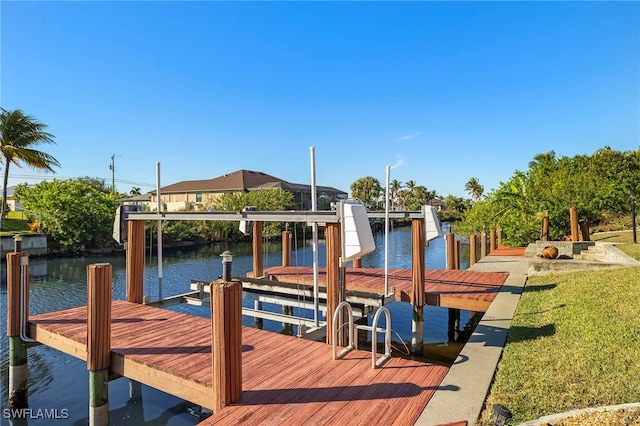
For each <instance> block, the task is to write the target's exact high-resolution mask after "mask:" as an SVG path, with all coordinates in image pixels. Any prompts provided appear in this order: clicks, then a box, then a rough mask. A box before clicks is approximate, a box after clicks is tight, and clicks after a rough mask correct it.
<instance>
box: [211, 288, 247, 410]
mask: <svg viewBox="0 0 640 426" xmlns="http://www.w3.org/2000/svg"><path fill="white" fill-rule="evenodd" d="M210 291H211V350H212V365H213V402H212V406H213V411H214V413H217V412H218V411H220V410H221V409H223V408H224V407H226V406H227V405H229V404H231V403H233V402H235V401H237V400H239V399H240V397H241V396H242V283H240V282H239V281H231V282H225V281H220V280H219V281H214V282H212V283H211V284H210Z"/></svg>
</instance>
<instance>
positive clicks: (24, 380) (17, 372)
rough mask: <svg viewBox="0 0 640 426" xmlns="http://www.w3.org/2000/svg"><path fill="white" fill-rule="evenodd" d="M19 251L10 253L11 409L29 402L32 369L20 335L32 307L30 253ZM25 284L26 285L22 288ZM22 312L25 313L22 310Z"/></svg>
mask: <svg viewBox="0 0 640 426" xmlns="http://www.w3.org/2000/svg"><path fill="white" fill-rule="evenodd" d="M15 249H16V251H15V252H13V253H7V336H8V337H9V401H8V407H9V408H23V407H26V406H27V404H28V395H29V368H28V365H27V346H26V344H25V342H24V341H23V339H22V338H21V336H20V335H21V334H22V328H23V325H22V323H23V321H26V320H27V318H26V314H27V312H26V310H25V309H24V308H25V307H26V306H29V262H28V259H29V256H28V255H27V253H24V252H20V251H19V250H21V247H20V242H19V241H17V240H16V245H15ZM23 285H24V286H25V287H26V288H22V287H23ZM21 311H22V313H21Z"/></svg>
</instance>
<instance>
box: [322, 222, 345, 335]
mask: <svg viewBox="0 0 640 426" xmlns="http://www.w3.org/2000/svg"><path fill="white" fill-rule="evenodd" d="M325 240H326V247H327V248H326V258H327V259H326V261H327V267H326V271H327V318H326V319H327V343H328V344H332V343H333V340H332V336H331V335H332V334H333V333H332V330H333V314H334V312H335V311H336V308H337V307H338V305H339V304H340V302H341V301H342V300H344V299H345V298H346V292H345V294H341V292H340V256H341V255H342V235H341V228H340V224H339V223H327V226H326V230H325ZM343 334H344V333H343Z"/></svg>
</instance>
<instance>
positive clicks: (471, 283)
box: [267, 266, 508, 312]
mask: <svg viewBox="0 0 640 426" xmlns="http://www.w3.org/2000/svg"><path fill="white" fill-rule="evenodd" d="M267 273H268V274H269V276H270V277H271V279H274V280H277V281H282V282H289V283H300V284H310V283H312V282H313V270H312V268H310V267H294V266H289V267H281V266H276V267H271V268H269V269H268V270H267ZM411 273H412V272H411V269H393V270H391V271H390V273H389V287H390V289H391V287H395V290H396V300H399V301H403V302H409V301H410V300H411V290H412V277H411ZM507 276H508V274H505V273H500V272H477V271H467V270H443V269H427V270H426V271H425V301H426V302H425V303H426V304H428V305H434V306H443V307H448V308H457V309H468V310H472V311H481V312H486V310H487V309H488V308H489V305H490V304H491V302H492V301H493V299H494V298H495V296H496V294H497V293H498V291H500V287H501V286H502V284H504V282H505V280H506V279H507ZM325 280H326V276H325V269H324V268H318V281H319V282H320V283H321V284H322V285H324V283H325ZM346 282H347V290H351V291H363V292H369V293H378V294H382V293H383V292H384V269H382V268H348V269H347V270H346Z"/></svg>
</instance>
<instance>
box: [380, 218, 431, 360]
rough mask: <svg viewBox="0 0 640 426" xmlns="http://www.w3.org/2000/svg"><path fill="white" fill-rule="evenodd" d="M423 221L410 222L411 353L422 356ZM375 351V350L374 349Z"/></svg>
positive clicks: (424, 241)
mask: <svg viewBox="0 0 640 426" xmlns="http://www.w3.org/2000/svg"><path fill="white" fill-rule="evenodd" d="M425 238H426V237H425V231H424V220H422V219H413V220H412V221H411V256H412V261H411V284H412V286H411V306H412V307H413V317H412V321H411V352H412V353H413V354H414V355H422V354H423V352H424V274H425V252H424V251H425V247H426V239H425ZM374 350H375V349H374Z"/></svg>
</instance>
